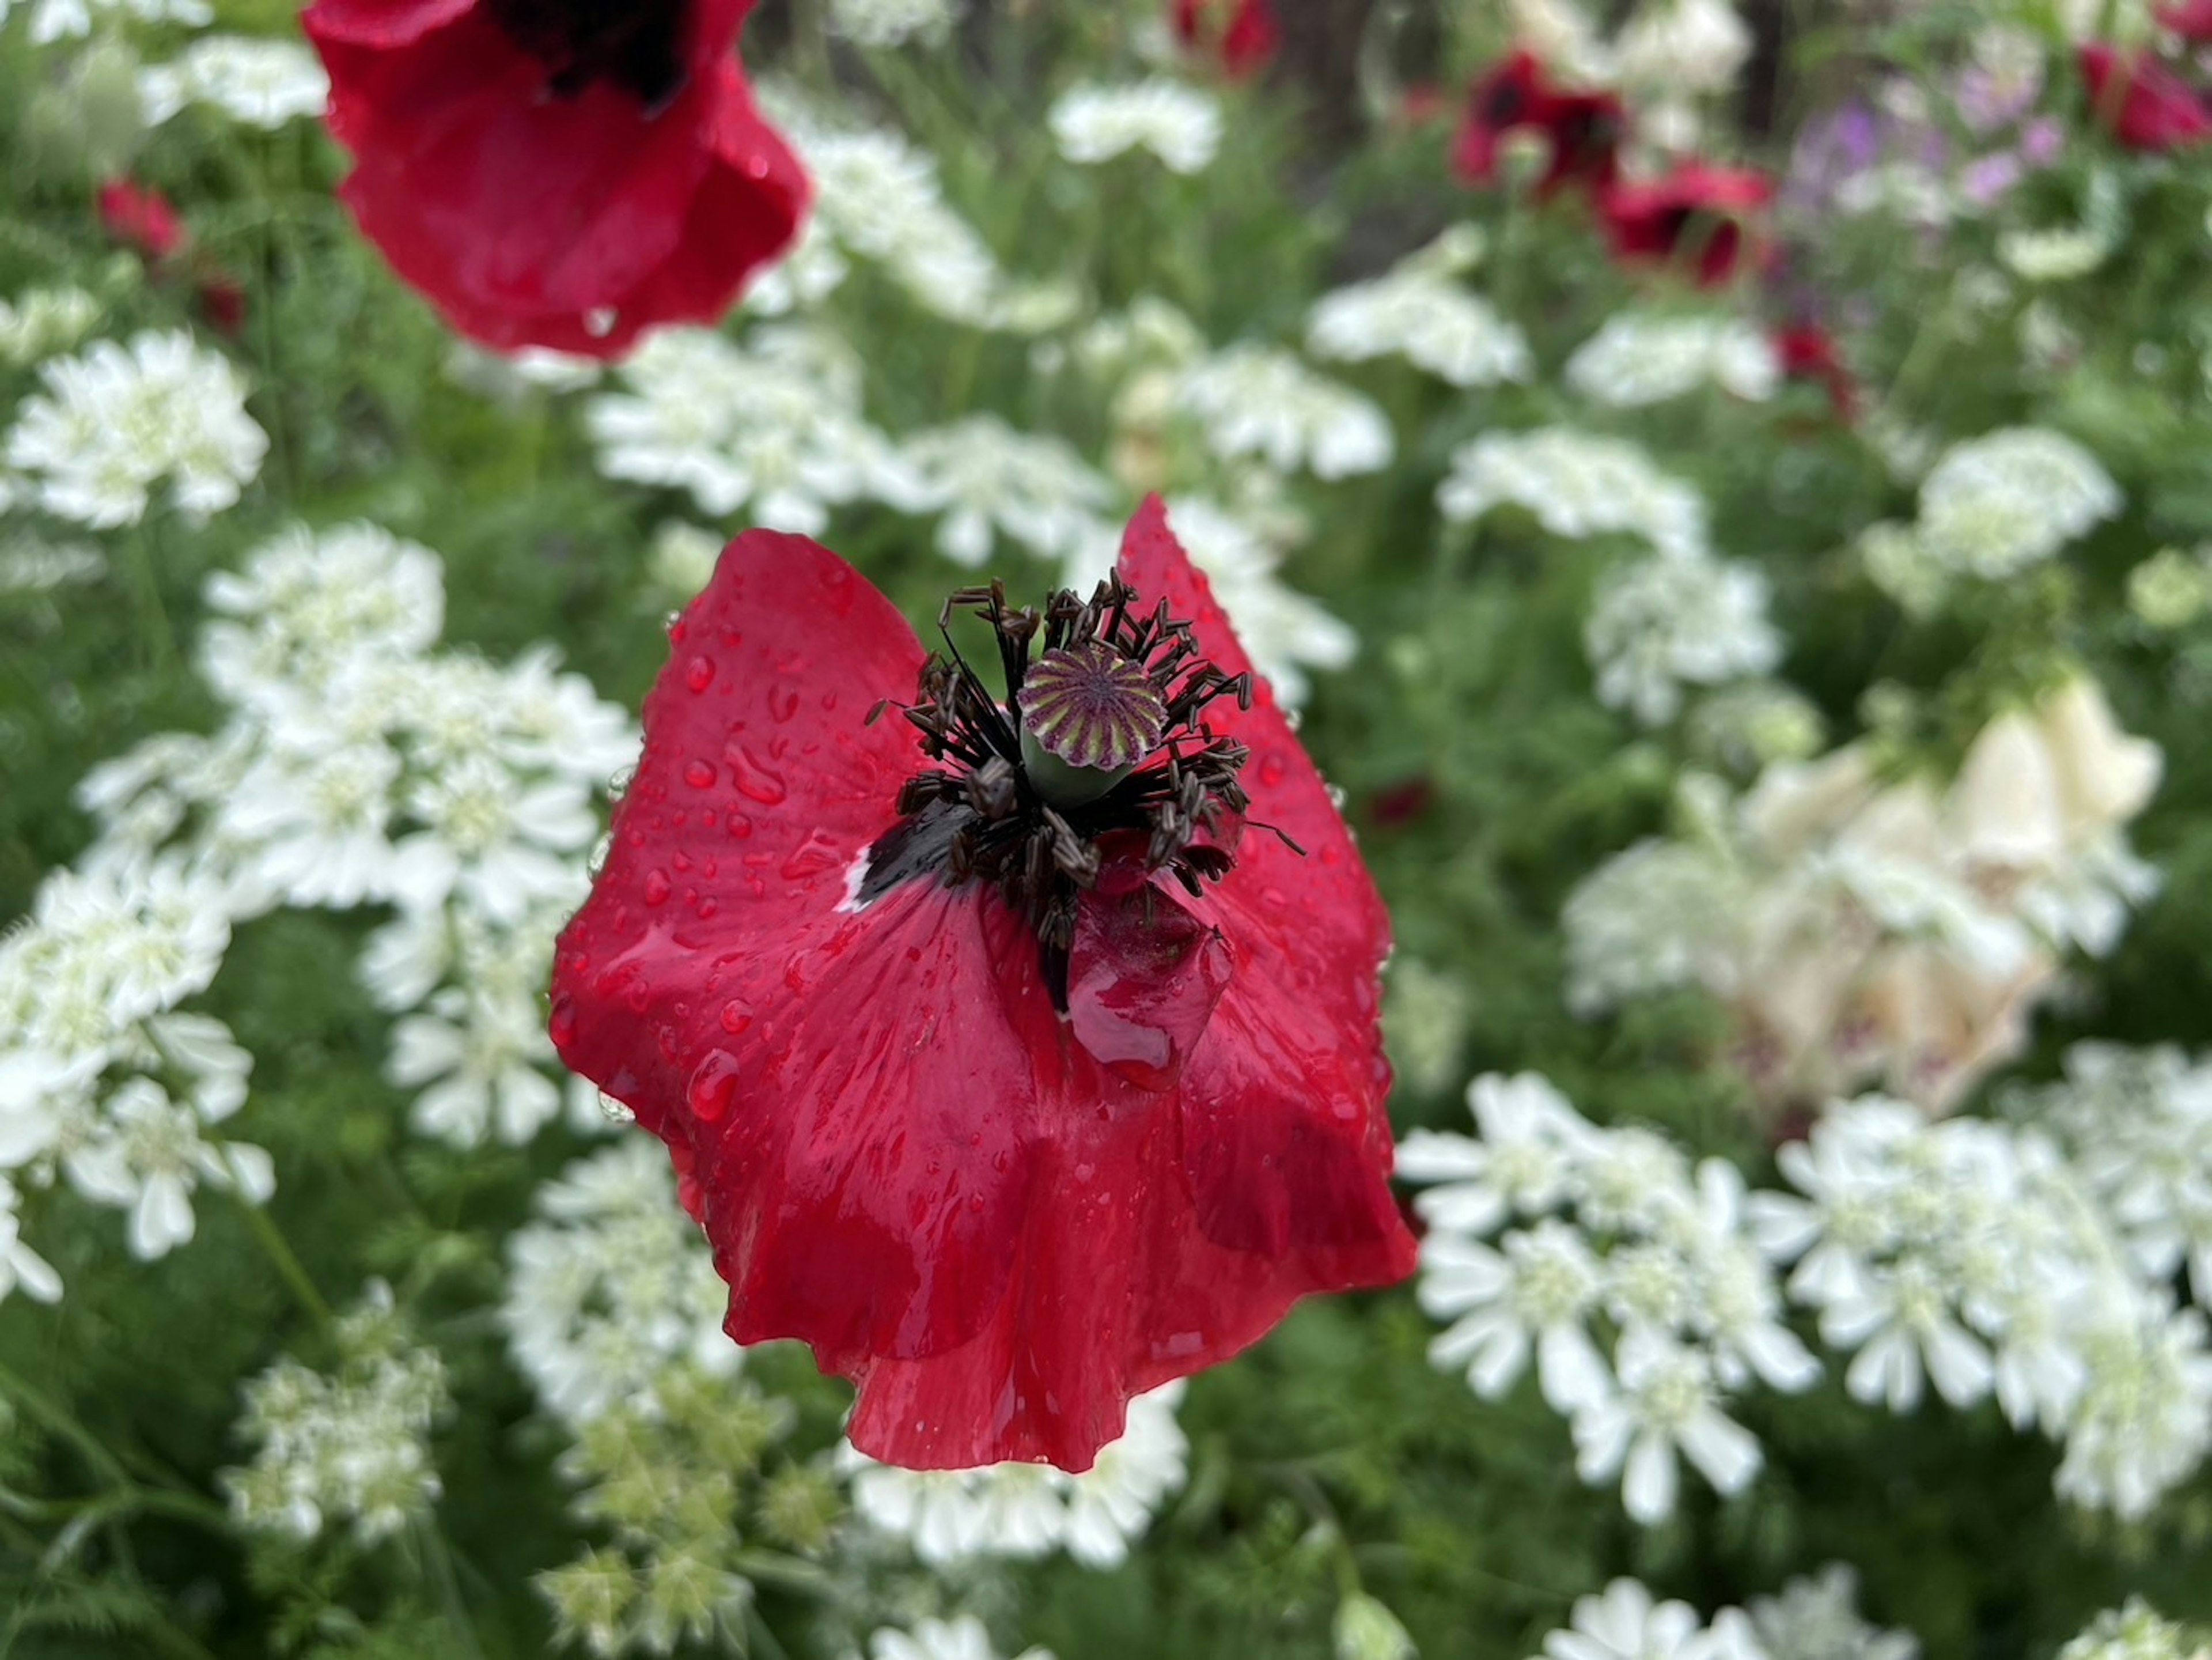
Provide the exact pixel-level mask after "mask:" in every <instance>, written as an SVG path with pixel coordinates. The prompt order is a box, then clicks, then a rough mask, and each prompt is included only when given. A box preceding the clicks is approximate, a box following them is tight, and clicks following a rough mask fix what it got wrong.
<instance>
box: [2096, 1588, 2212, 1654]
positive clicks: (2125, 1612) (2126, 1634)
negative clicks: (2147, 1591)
mask: <svg viewBox="0 0 2212 1660" xmlns="http://www.w3.org/2000/svg"><path fill="white" fill-rule="evenodd" d="M2208 1655H2212V1643H2208V1642H2207V1641H2206V1640H2205V1636H2204V1633H2203V1632H2201V1631H2191V1630H2189V1629H2187V1628H2186V1627H2182V1626H2179V1625H2177V1624H2175V1623H2174V1622H2173V1621H2172V1620H2168V1619H2166V1618H2164V1617H2163V1616H2162V1615H2160V1614H2159V1613H2158V1612H2157V1610H2156V1609H2154V1608H2152V1607H2151V1606H2150V1604H2149V1603H2148V1602H2144V1601H2143V1600H2142V1598H2141V1597H2140V1596H2131V1597H2130V1598H2129V1599H2128V1601H2127V1602H2126V1605H2125V1606H2124V1607H2121V1608H2107V1609H2106V1610H2105V1611H2104V1612H2103V1613H2102V1614H2099V1615H2098V1616H2097V1617H2096V1618H2095V1619H2094V1620H2091V1621H2090V1622H2089V1624H2088V1625H2087V1627H2085V1628H2084V1629H2083V1630H2082V1631H2081V1633H2080V1634H2079V1635H2077V1636H2076V1637H2075V1638H2074V1639H2073V1640H2072V1641H2070V1642H2069V1643H2068V1644H2067V1645H2066V1646H2065V1647H2064V1648H2063V1649H2061V1650H2059V1651H2058V1660H2206V1657H2207V1656H2208Z"/></svg>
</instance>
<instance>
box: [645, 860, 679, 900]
mask: <svg viewBox="0 0 2212 1660" xmlns="http://www.w3.org/2000/svg"><path fill="white" fill-rule="evenodd" d="M674 887H675V884H674V883H672V882H671V881H670V880H669V879H668V873H667V872H666V871H665V870H661V869H659V868H658V867H656V868H654V869H653V870H649V871H647V872H646V873H645V903H647V904H648V905H665V904H666V903H668V896H669V893H670V892H671V891H672V890H673V888H674Z"/></svg>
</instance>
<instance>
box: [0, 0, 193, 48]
mask: <svg viewBox="0 0 2212 1660" xmlns="http://www.w3.org/2000/svg"><path fill="white" fill-rule="evenodd" d="M25 4H27V6H28V9H29V11H30V14H31V40H32V43H33V45H36V46H46V45H48V44H49V43H51V42H52V41H55V40H66V39H69V38H70V37H77V38H82V37H83V36H85V35H88V34H90V33H92V27H93V24H94V21H95V20H97V21H106V20H107V19H109V18H111V17H117V16H121V17H128V18H131V19H134V20H135V21H138V22H142V23H181V24H183V25H184V26H185V27H188V28H196V29H197V28H205V27H207V26H208V25H209V24H210V23H212V22H213V21H215V11H214V9H213V8H212V7H210V5H209V4H208V3H207V0H0V23H5V22H6V21H8V14H9V12H10V11H11V10H13V9H15V7H17V6H21V5H25Z"/></svg>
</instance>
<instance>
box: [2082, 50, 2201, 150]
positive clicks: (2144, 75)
mask: <svg viewBox="0 0 2212 1660" xmlns="http://www.w3.org/2000/svg"><path fill="white" fill-rule="evenodd" d="M2080 61H2081V78H2082V80H2084V81H2085V82H2087V83H2088V88H2089V105H2090V108H2091V110H2092V112H2093V113H2094V114H2095V116H2096V118H2097V119H2098V120H2099V121H2100V122H2102V123H2103V124H2104V125H2105V126H2106V128H2108V129H2109V130H2110V131H2111V132H2112V137H2115V138H2117V139H2118V140H2119V141H2120V143H2123V144H2125V145H2126V146H2127V147H2128V148H2129V149H2139V150H2170V149H2183V148H2185V146H2188V145H2191V144H2201V143H2204V142H2205V140H2207V139H2208V138H2212V109H2208V108H2207V107H2206V103H2205V99H2204V96H2203V94H2201V93H2199V92H2198V91H2197V89H2196V88H2194V87H2192V86H2191V85H2190V84H2189V83H2188V82H2186V81H2184V80H2183V79H2182V78H2181V77H2180V76H2178V75H2176V74H2174V73H2173V71H2172V70H2169V69H2167V68H2166V66H2165V65H2164V64H2160V62H2159V61H2158V60H2157V59H2156V58H2153V57H2151V56H2150V55H2149V54H2148V52H2130V51H2126V50H2124V49H2123V48H2121V47H2118V46H2106V45H2103V44H2101V43H2100V42H2091V43H2090V44H2089V45H2087V46H2083V47H2081V51H2080Z"/></svg>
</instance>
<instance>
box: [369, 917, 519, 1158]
mask: <svg viewBox="0 0 2212 1660" xmlns="http://www.w3.org/2000/svg"><path fill="white" fill-rule="evenodd" d="M553 921H555V916H554V915H553V914H552V913H550V912H541V913H538V914H537V915H535V916H534V917H533V918H532V919H531V920H529V921H519V923H518V926H516V927H513V928H511V929H510V928H505V927H497V926H495V925H493V924H491V923H489V922H486V921H481V920H478V919H477V918H476V917H475V916H473V915H471V913H470V912H468V911H467V910H465V909H464V910H460V911H458V912H456V913H455V914H454V916H453V936H452V949H453V957H452V959H451V960H452V967H451V969H450V970H448V972H450V973H451V974H452V976H453V980H454V982H455V983H453V984H451V985H448V986H446V987H444V988H441V989H440V990H438V991H436V992H435V993H433V994H431V995H430V996H429V997H428V999H427V1000H425V1003H424V1007H425V1009H426V1011H427V1012H422V1013H418V1014H411V1015H409V1016H407V1017H406V1018H403V1019H401V1020H399V1021H398V1022H396V1023H395V1024H394V1025H393V1027H392V1054H391V1056H390V1059H389V1060H388V1061H387V1062H386V1068H385V1070H386V1075H387V1076H388V1077H389V1078H390V1079H392V1082H393V1083H395V1084H397V1085H400V1086H401V1087H402V1088H405V1089H414V1090H419V1091H421V1093H420V1094H418V1095H417V1096H416V1099H415V1104H414V1109H413V1111H412V1114H411V1119H412V1122H413V1123H414V1125H415V1127H416V1128H417V1129H419V1130H421V1131H422V1133H423V1134H426V1135H435V1136H437V1137H439V1138H441V1140H447V1141H450V1142H452V1143H453V1145H454V1146H464V1147H467V1146H479V1145H481V1144H482V1143H483V1141H484V1140H485V1139H486V1138H487V1137H489V1138H491V1139H494V1140H498V1141H501V1142H504V1143H506V1144H507V1145H508V1146H520V1144H521V1143H523V1142H525V1141H527V1140H530V1139H531V1137H532V1136H533V1135H535V1134H537V1133H538V1130H539V1129H541V1128H544V1126H545V1125H546V1124H547V1123H549V1122H551V1121H552V1120H553V1119H554V1118H555V1117H556V1116H558V1114H559V1113H560V1110H561V1105H562V1099H561V1091H560V1090H559V1089H558V1088H557V1087H556V1085H555V1084H554V1082H553V1079H552V1078H551V1077H550V1076H549V1070H550V1067H551V1066H552V1064H553V1061H554V1055H553V1049H552V1044H551V1042H550V1039H549V1038H548V1037H546V1035H545V1029H544V1017H543V1016H542V1014H541V1013H540V1012H539V1008H538V1003H539V998H540V995H541V994H542V992H543V990H544V983H545V976H546V975H547V973H548V972H549V970H550V966H551V965H550V960H549V959H550V934H547V933H543V932H542V930H544V929H545V928H548V927H550V925H551V924H552V923H553Z"/></svg>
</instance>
